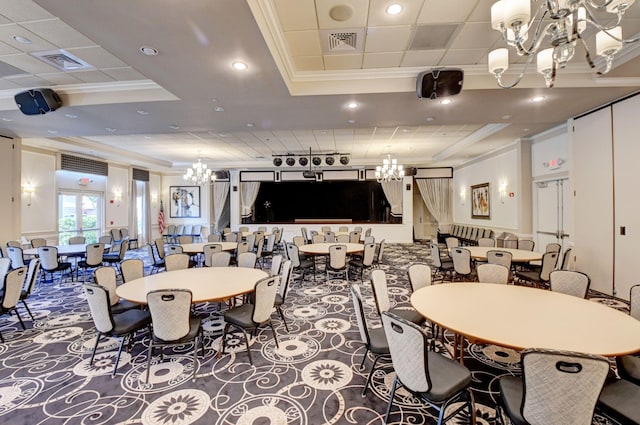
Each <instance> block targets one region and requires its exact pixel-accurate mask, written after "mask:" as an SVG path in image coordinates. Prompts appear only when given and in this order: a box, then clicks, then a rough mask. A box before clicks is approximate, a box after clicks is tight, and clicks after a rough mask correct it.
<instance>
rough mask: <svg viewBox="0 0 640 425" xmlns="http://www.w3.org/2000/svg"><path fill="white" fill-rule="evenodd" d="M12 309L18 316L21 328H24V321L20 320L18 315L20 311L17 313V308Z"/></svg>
mask: <svg viewBox="0 0 640 425" xmlns="http://www.w3.org/2000/svg"><path fill="white" fill-rule="evenodd" d="M12 311H14V312H15V313H16V316H18V320H19V321H20V325H21V326H22V329H23V330H26V329H27V328H26V327H25V326H24V322H23V321H22V317H21V316H20V313H18V309H17V308H14V309H13V310H12Z"/></svg>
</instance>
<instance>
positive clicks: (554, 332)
mask: <svg viewBox="0 0 640 425" xmlns="http://www.w3.org/2000/svg"><path fill="white" fill-rule="evenodd" d="M411 304H412V305H413V307H414V308H415V309H416V310H417V311H418V312H420V313H421V314H422V315H423V316H425V317H426V318H427V319H429V320H430V321H432V322H434V323H437V324H438V325H440V326H442V327H443V328H446V329H449V330H451V331H453V332H455V333H457V334H459V335H462V336H465V337H467V338H469V339H472V340H473V339H476V340H480V341H483V342H487V343H491V344H496V345H500V346H503V347H510V348H514V349H517V350H522V349H525V348H547V349H556V350H569V351H577V352H580V353H590V354H599V355H603V356H618V355H624V354H629V353H635V352H637V351H640V321H639V320H636V319H634V318H633V317H631V316H629V315H628V314H625V313H623V312H621V311H618V310H615V309H613V308H610V307H607V306H605V305H604V304H599V303H596V302H593V301H588V300H585V299H582V298H578V297H573V296H570V295H565V294H561V293H558V292H551V291H547V290H543V289H536V288H528V287H524V286H514V285H496V284H488V283H451V284H440V285H432V286H428V287H425V288H422V289H419V290H418V291H416V292H414V294H413V295H412V296H411Z"/></svg>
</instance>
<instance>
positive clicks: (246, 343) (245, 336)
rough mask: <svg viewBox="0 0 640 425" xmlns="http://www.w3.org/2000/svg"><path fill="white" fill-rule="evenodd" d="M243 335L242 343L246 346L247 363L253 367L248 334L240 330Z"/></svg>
mask: <svg viewBox="0 0 640 425" xmlns="http://www.w3.org/2000/svg"><path fill="white" fill-rule="evenodd" d="M241 330H242V333H243V334H244V343H245V345H246V346H247V354H248V355H249V363H250V364H251V365H252V366H253V359H252V358H251V350H250V349H249V334H247V332H246V331H245V330H244V329H241Z"/></svg>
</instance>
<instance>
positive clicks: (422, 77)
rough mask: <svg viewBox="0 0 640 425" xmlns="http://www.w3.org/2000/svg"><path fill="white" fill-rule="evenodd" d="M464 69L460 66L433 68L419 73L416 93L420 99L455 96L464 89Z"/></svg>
mask: <svg viewBox="0 0 640 425" xmlns="http://www.w3.org/2000/svg"><path fill="white" fill-rule="evenodd" d="M463 80H464V71H463V70H462V69H459V68H443V69H433V70H431V71H425V72H421V73H420V74H418V78H417V80H416V94H417V95H418V97H419V98H420V99H422V98H428V99H437V98H439V97H447V96H453V95H456V94H458V93H460V91H461V90H462V81H463Z"/></svg>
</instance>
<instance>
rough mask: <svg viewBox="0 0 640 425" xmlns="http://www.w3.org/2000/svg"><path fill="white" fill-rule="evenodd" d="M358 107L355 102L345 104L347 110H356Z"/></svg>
mask: <svg viewBox="0 0 640 425" xmlns="http://www.w3.org/2000/svg"><path fill="white" fill-rule="evenodd" d="M357 107H358V104H357V103H356V102H349V103H348V104H347V108H349V109H356V108H357Z"/></svg>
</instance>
